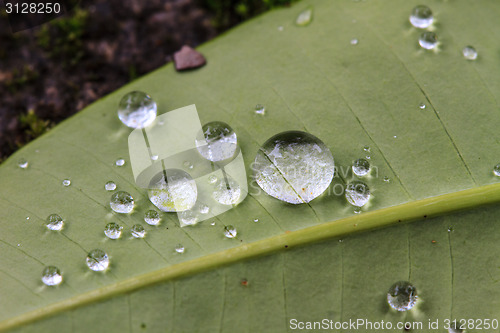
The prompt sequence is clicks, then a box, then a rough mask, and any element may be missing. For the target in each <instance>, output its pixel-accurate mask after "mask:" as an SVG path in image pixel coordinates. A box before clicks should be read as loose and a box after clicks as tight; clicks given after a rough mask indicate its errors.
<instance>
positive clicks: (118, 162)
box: [115, 158, 125, 167]
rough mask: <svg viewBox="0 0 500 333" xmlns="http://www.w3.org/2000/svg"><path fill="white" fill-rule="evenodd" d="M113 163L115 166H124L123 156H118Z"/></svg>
mask: <svg viewBox="0 0 500 333" xmlns="http://www.w3.org/2000/svg"><path fill="white" fill-rule="evenodd" d="M115 165H116V166H120V167H121V166H124V165H125V160H124V159H123V158H119V159H117V160H116V162H115Z"/></svg>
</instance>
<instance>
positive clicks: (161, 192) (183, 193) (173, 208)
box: [148, 169, 198, 212]
mask: <svg viewBox="0 0 500 333" xmlns="http://www.w3.org/2000/svg"><path fill="white" fill-rule="evenodd" d="M167 175H168V177H167V180H168V184H167V182H166V181H165V178H164V176H163V174H159V175H157V176H156V177H155V178H154V179H153V180H152V182H151V183H152V185H151V186H150V188H149V189H148V196H149V200H150V201H151V202H152V203H153V205H155V206H156V207H157V208H158V209H159V210H161V211H162V212H181V211H185V210H188V209H191V208H193V206H194V204H195V203H196V199H197V197H198V190H197V187H196V182H195V181H194V180H193V178H191V176H190V175H189V174H188V173H186V172H184V171H182V170H177V169H169V170H168V171H167Z"/></svg>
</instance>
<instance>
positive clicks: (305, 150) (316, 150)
mask: <svg viewBox="0 0 500 333" xmlns="http://www.w3.org/2000/svg"><path fill="white" fill-rule="evenodd" d="M254 170H255V180H256V182H257V184H259V186H260V187H261V188H262V189H263V190H264V191H265V192H266V193H267V194H269V195H270V196H273V197H275V198H278V199H280V200H282V201H285V202H289V203H292V204H300V203H306V202H309V201H311V200H313V199H314V198H316V197H318V196H319V195H320V194H321V193H323V192H324V191H325V190H326V189H327V188H328V186H329V185H330V183H331V181H332V179H333V173H334V162H333V157H332V154H331V152H330V150H329V149H328V147H327V146H326V145H325V144H324V143H323V142H322V141H321V140H319V139H318V138H316V137H315V136H313V135H311V134H308V133H304V132H299V131H290V132H283V133H280V134H277V135H275V136H273V137H272V138H270V139H269V140H267V141H266V143H264V145H263V146H262V147H261V148H260V149H259V151H258V152H257V156H256V157H255V163H254Z"/></svg>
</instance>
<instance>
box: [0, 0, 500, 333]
mask: <svg viewBox="0 0 500 333" xmlns="http://www.w3.org/2000/svg"><path fill="white" fill-rule="evenodd" d="M417 4H419V3H416V2H408V1H404V2H403V1H396V0H393V1H383V2H381V1H379V2H375V1H360V2H355V1H343V2H334V1H303V2H300V3H298V4H297V5H295V6H293V7H290V8H285V9H280V10H274V11H272V12H271V13H268V14H266V15H263V16H260V17H258V18H256V19H254V20H252V21H250V22H248V23H245V24H243V25H241V26H239V27H238V28H236V29H234V30H233V31H231V32H230V33H228V34H225V35H223V36H221V37H219V38H218V39H217V40H215V41H213V42H210V43H208V44H206V45H204V46H202V47H200V48H199V50H200V51H201V52H202V53H203V54H204V55H205V56H206V57H207V59H208V64H207V65H206V66H205V67H203V68H201V69H199V70H196V71H191V72H186V73H177V72H175V70H174V68H173V66H171V65H167V66H165V67H164V68H161V69H159V70H157V71H155V72H154V73H152V74H149V75H147V76H145V77H143V78H141V79H139V80H136V81H134V82H133V83H132V84H130V85H128V86H126V87H124V88H122V89H120V90H118V91H116V92H115V93H113V94H111V95H109V96H107V97H105V98H103V99H102V100H100V101H99V102H97V103H95V104H93V105H92V106H90V107H88V108H87V109H86V110H84V111H82V112H80V113H79V114H77V115H76V116H74V117H72V118H71V119H69V120H68V121H65V122H64V123H62V124H61V125H59V126H57V127H55V128H54V129H52V130H51V131H50V132H49V133H47V134H45V135H43V136H42V137H41V138H39V139H37V140H35V141H34V142H32V143H31V144H29V145H28V146H26V147H25V148H23V149H22V150H20V151H19V152H18V153H16V154H15V155H14V156H12V157H11V158H10V159H9V160H7V161H6V162H4V163H3V164H2V167H1V168H0V188H1V192H0V207H1V209H2V211H3V212H4V214H3V219H2V223H1V228H2V229H1V230H2V232H1V236H0V250H1V251H2V256H1V258H0V279H1V281H2V283H1V284H0V295H1V298H0V329H4V330H6V329H9V328H15V327H18V330H19V331H23V332H24V331H33V332H45V331H47V332H52V331H54V330H57V331H62V332H68V331H71V332H79V331H82V332H88V331H102V332H110V331H116V332H122V331H134V332H135V331H143V330H148V331H165V330H166V331H174V332H212V331H224V332H236V331H237V332H240V331H243V332H245V331H247V332H282V331H287V330H292V328H291V327H290V325H291V322H290V321H291V320H292V319H297V320H298V321H320V320H322V319H325V318H326V319H329V320H333V321H334V322H339V321H348V320H349V319H351V320H354V321H355V320H357V319H366V320H368V321H371V322H380V321H382V320H384V321H385V322H390V323H393V325H396V324H397V322H399V321H405V320H409V321H415V322H422V324H423V325H424V326H423V331H430V329H429V327H428V321H429V320H431V321H435V320H439V325H440V326H439V331H445V329H444V324H445V322H444V320H445V319H446V318H449V319H455V318H457V319H497V318H495V316H496V315H497V314H498V312H499V310H500V305H499V303H498V302H497V301H496V299H498V298H499V296H500V288H499V287H498V285H497V281H499V279H500V276H499V275H500V272H499V267H500V262H499V261H500V259H499V256H498V255H496V249H498V245H497V243H498V242H497V237H496V235H497V234H499V232H500V230H499V229H500V226H499V225H498V223H496V222H497V221H496V216H498V213H499V209H500V208H498V207H496V206H489V207H486V208H485V207H479V208H478V207H476V206H480V205H482V204H486V203H493V202H498V201H499V199H500V185H498V183H497V179H496V178H495V176H494V175H493V174H492V168H493V166H494V165H496V164H497V163H498V162H499V161H498V157H497V154H496V153H497V151H498V147H499V138H500V132H499V131H498V128H499V125H500V113H499V112H498V100H499V98H500V89H499V88H500V86H499V85H500V83H499V82H500V81H498V75H499V74H500V62H499V61H498V47H497V44H496V43H497V39H498V31H500V26H499V25H500V22H499V21H498V20H497V18H498V15H499V12H500V6H499V5H498V4H497V3H496V2H495V1H482V2H470V1H466V0H455V1H453V2H451V1H437V0H436V1H428V2H427V4H428V5H429V6H430V7H431V8H432V10H433V12H434V15H435V17H436V23H435V26H434V28H433V29H435V31H436V33H437V34H438V38H439V40H440V41H441V44H440V46H439V49H438V50H437V51H427V50H423V49H421V48H420V47H419V46H418V42H417V41H418V36H419V35H420V33H421V31H420V30H417V29H415V28H412V27H411V26H410V24H409V22H408V16H409V14H410V12H411V9H412V8H413V7H414V6H415V5H417ZM310 5H312V6H313V10H314V21H313V22H312V23H311V24H310V25H308V26H307V27H298V26H296V25H295V19H296V17H297V15H298V14H299V13H300V12H301V11H302V10H304V8H307V7H308V6H310ZM278 27H282V29H278ZM353 38H356V39H358V41H359V43H358V44H357V45H351V43H350V40H351V39H353ZM469 44H471V45H473V46H474V47H475V48H476V49H477V50H478V53H479V56H478V59H477V60H475V61H467V60H465V59H464V58H463V56H462V54H461V50H462V48H463V47H464V46H466V45H469ZM132 90H142V91H146V92H148V93H149V94H150V95H151V96H152V97H153V98H154V99H155V100H156V102H157V103H158V106H159V111H160V113H163V112H167V111H169V110H173V109H176V108H180V107H183V106H186V105H190V104H196V106H197V109H198V112H199V114H200V117H201V120H202V122H208V121H213V120H219V121H224V122H227V123H229V124H230V125H231V126H233V128H234V129H235V131H236V133H237V134H238V140H239V143H240V146H241V149H242V152H243V156H244V160H245V162H246V163H245V164H246V166H247V175H248V178H249V182H250V189H251V190H250V194H249V196H248V197H247V198H246V199H245V200H244V201H243V202H242V203H241V204H240V205H238V206H237V207H236V208H234V209H231V210H229V211H228V212H226V213H224V214H222V215H219V216H217V217H216V218H215V219H214V220H213V221H205V222H203V223H202V224H201V225H198V226H195V227H186V228H180V227H179V225H178V222H177V218H176V216H175V214H174V215H172V214H164V216H163V223H162V224H161V225H160V226H159V227H151V226H147V225H145V227H146V228H147V232H148V235H147V237H146V238H145V239H128V237H124V238H122V239H120V240H117V241H110V240H105V239H104V234H103V229H104V226H105V225H106V224H107V223H109V222H118V223H120V224H122V225H124V226H126V230H125V232H126V233H127V232H128V231H129V229H130V227H131V226H132V225H133V224H135V223H142V221H143V215H144V212H145V211H147V210H149V209H151V208H153V206H152V204H151V203H150V202H149V200H148V198H147V195H146V193H145V191H144V190H143V189H139V188H137V187H136V186H135V185H134V179H133V176H132V171H131V168H130V163H127V164H126V165H125V166H124V167H116V166H115V165H114V161H115V160H116V159H117V158H120V157H122V158H125V159H126V160H127V161H129V160H128V147H127V137H128V134H129V133H130V129H127V128H125V127H124V126H123V125H122V124H121V123H120V121H119V120H118V119H117V117H116V107H117V104H118V101H119V100H120V98H121V97H122V96H123V94H125V93H126V92H129V91H132ZM420 103H424V104H425V105H426V108H425V109H420V108H419V104H420ZM256 104H264V105H265V106H266V115H265V116H261V115H257V114H255V113H254V112H253V108H254V106H255V105H256ZM287 130H302V131H307V132H309V133H312V134H314V135H315V136H317V137H319V138H320V139H321V140H323V141H324V142H325V144H326V145H327V146H328V147H329V148H330V149H331V151H332V154H333V156H334V158H335V163H336V165H337V166H339V171H340V175H339V176H338V177H336V178H335V179H334V181H333V183H332V186H331V187H330V188H329V190H328V191H327V193H325V194H324V195H322V196H321V197H320V198H317V199H315V200H313V201H312V202H310V203H309V204H307V205H289V204H284V203H282V202H280V201H278V200H276V199H274V198H272V197H270V196H268V195H266V194H265V193H263V192H261V191H258V189H259V188H258V187H257V186H256V185H255V183H254V182H253V181H252V170H251V162H252V161H253V159H254V157H255V154H256V152H257V149H258V148H259V146H260V145H261V144H262V143H264V142H265V141H266V140H267V139H268V138H269V137H271V136H272V135H274V134H276V133H279V132H282V131H287ZM364 146H369V147H370V153H369V155H370V157H371V158H370V161H371V163H372V164H373V166H374V172H372V174H371V177H369V178H368V179H366V181H367V183H368V185H369V186H370V189H371V190H372V193H373V198H372V199H371V201H370V206H369V207H366V208H364V210H363V212H362V213H361V214H354V212H353V209H352V207H350V206H349V205H348V204H347V202H346V200H345V199H344V197H343V196H342V195H341V194H339V192H338V190H339V188H341V187H342V186H343V185H344V182H345V181H348V180H349V179H351V178H352V175H351V173H350V172H348V173H347V174H343V173H344V171H346V170H349V167H350V165H351V163H352V161H353V160H355V159H357V158H360V157H363V156H365V155H366V152H365V151H363V147H364ZM20 158H24V159H26V160H28V161H29V167H28V168H27V169H21V168H19V167H18V166H17V161H18V160H19V159H20ZM384 177H388V178H389V179H390V181H389V182H385V181H383V178H384ZM63 179H71V186H69V187H64V186H62V180H63ZM109 180H113V181H115V182H116V183H117V185H118V189H119V190H125V191H128V192H130V193H131V194H132V196H133V197H134V199H135V201H136V205H137V209H136V210H135V211H134V212H133V213H132V214H130V215H122V214H115V213H112V212H111V210H110V208H109V198H110V196H111V195H110V193H109V192H107V191H105V190H104V184H105V183H106V182H107V181H109ZM463 209H469V210H468V211H459V210H463ZM52 213H57V214H59V215H61V216H62V217H63V218H64V219H65V221H66V225H65V228H64V229H63V231H61V232H60V233H53V232H47V231H46V230H45V228H44V226H43V223H44V220H45V218H46V217H47V216H48V215H50V214H52ZM446 214H447V215H446ZM28 217H29V219H27V218H28ZM254 218H258V219H259V221H260V222H258V223H255V222H253V219H254ZM413 220H419V221H416V222H412V223H409V224H402V223H400V222H406V221H413ZM210 222H215V225H214V226H212V225H211V224H210ZM228 224H231V225H234V226H235V227H236V228H237V229H238V236H239V237H238V238H237V239H227V238H225V237H224V236H223V228H224V225H228ZM391 224H394V226H391V227H388V228H385V229H380V230H374V231H373V230H372V231H369V232H365V233H361V234H360V233H357V234H355V232H358V231H364V230H368V229H373V228H377V227H382V226H388V225H391ZM449 227H452V231H448V229H449ZM339 237H341V239H343V242H339ZM318 241H319V243H318ZM314 242H316V243H314ZM178 243H181V244H183V245H184V246H185V248H186V252H185V253H184V254H182V255H180V254H177V253H175V251H174V247H175V246H176V244H178ZM94 248H101V249H103V250H105V251H106V252H107V253H109V255H110V258H111V265H110V269H109V271H108V272H106V273H104V274H101V273H96V272H91V271H89V270H88V268H87V267H86V265H85V257H86V254H87V252H88V251H90V250H92V249H94ZM257 256H263V257H259V258H254V257H257ZM47 265H55V266H57V267H59V268H60V269H61V271H62V272H63V276H64V282H63V284H61V285H60V286H59V287H56V288H48V287H43V285H42V283H41V281H40V276H41V271H42V269H43V268H44V267H45V266H47ZM399 280H409V281H411V282H412V283H413V284H414V285H415V286H416V287H417V291H418V294H419V301H418V302H417V306H416V308H414V309H412V310H411V311H409V312H407V313H397V312H395V311H392V310H390V309H389V306H388V305H387V302H386V293H387V290H388V289H389V287H390V286H391V285H392V284H393V283H394V282H396V281H399ZM244 281H246V282H244ZM476 324H477V323H476ZM483 328H484V325H483ZM344 330H345V331H353V330H352V329H350V328H346V329H344ZM363 330H364V331H372V330H374V329H373V328H372V329H369V328H366V327H365V328H362V329H361V331H363ZM469 330H471V331H472V330H473V329H471V328H469ZM400 331H402V330H400ZM485 331H492V330H491V329H489V330H488V329H486V330H485Z"/></svg>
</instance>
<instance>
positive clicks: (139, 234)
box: [130, 224, 146, 238]
mask: <svg viewBox="0 0 500 333" xmlns="http://www.w3.org/2000/svg"><path fill="white" fill-rule="evenodd" d="M130 233H131V234H132V236H133V237H135V238H144V237H146V230H145V229H144V227H143V226H142V225H140V224H134V225H133V226H132V228H131V229H130Z"/></svg>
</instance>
